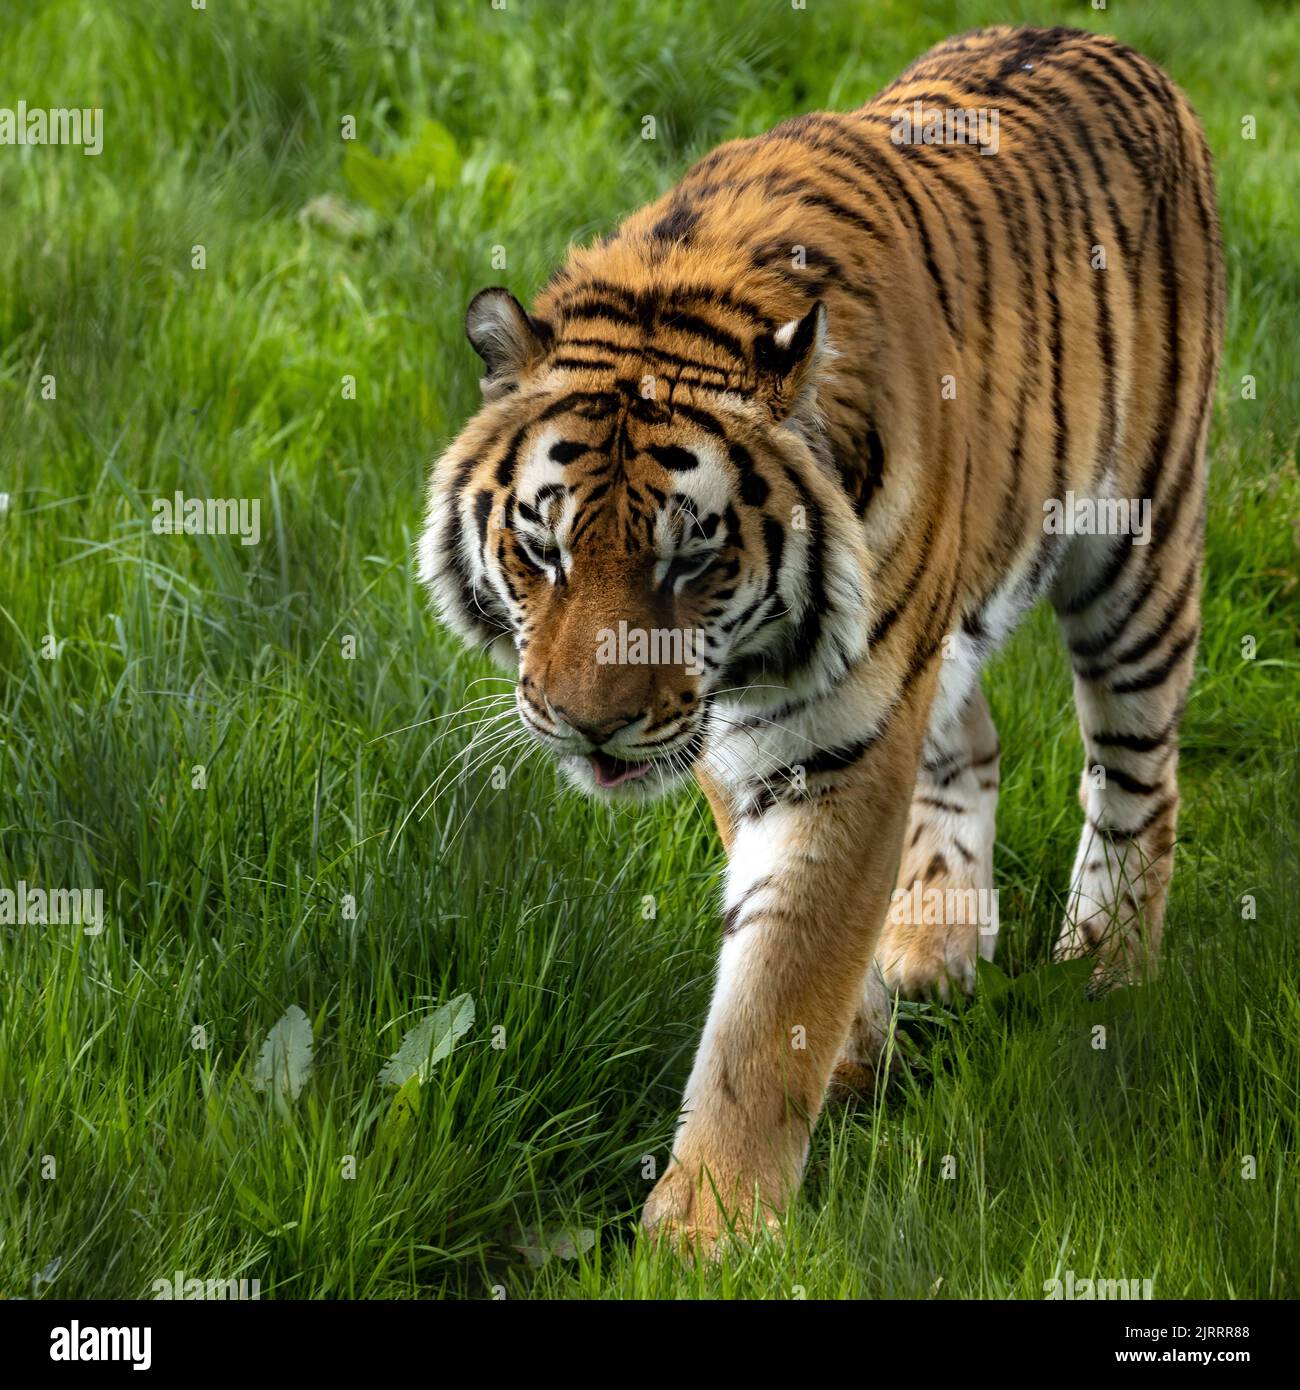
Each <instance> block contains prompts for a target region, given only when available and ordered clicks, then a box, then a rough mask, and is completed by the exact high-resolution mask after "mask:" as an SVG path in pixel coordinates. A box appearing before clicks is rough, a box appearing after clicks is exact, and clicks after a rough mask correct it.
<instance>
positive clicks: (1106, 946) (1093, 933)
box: [1056, 534, 1201, 984]
mask: <svg viewBox="0 0 1300 1390" xmlns="http://www.w3.org/2000/svg"><path fill="white" fill-rule="evenodd" d="M1152 559H1154V557H1152V558H1151V559H1148V560H1147V561H1146V568H1145V570H1142V569H1140V568H1139V566H1136V565H1135V566H1134V568H1135V569H1138V571H1139V573H1138V577H1137V578H1136V579H1135V580H1134V581H1133V584H1132V587H1131V589H1130V592H1129V594H1128V595H1127V597H1126V598H1124V599H1123V600H1122V601H1121V602H1117V601H1116V599H1115V598H1114V596H1113V595H1110V594H1103V595H1102V596H1100V597H1098V598H1097V599H1096V600H1095V601H1094V602H1093V603H1092V604H1090V605H1089V606H1088V607H1086V608H1083V609H1082V610H1078V609H1077V607H1076V611H1073V612H1072V611H1070V606H1069V605H1068V604H1062V603H1061V602H1060V601H1059V600H1058V603H1057V607H1058V611H1059V614H1060V618H1061V626H1062V629H1063V632H1064V635H1065V638H1066V642H1067V643H1068V645H1069V647H1070V652H1071V658H1072V661H1073V664H1074V697H1075V705H1076V708H1077V710H1078V715H1079V724H1080V727H1081V730H1082V733H1083V742H1084V754H1085V757H1084V769H1083V777H1082V781H1081V784H1080V789H1079V800H1080V802H1081V803H1082V805H1083V810H1084V817H1085V819H1084V827H1083V834H1082V837H1081V839H1080V842H1079V849H1078V853H1077V855H1076V857H1075V861H1074V871H1073V873H1072V875H1071V879H1070V889H1069V894H1068V897H1067V900H1066V910H1065V920H1064V922H1063V923H1062V926H1061V930H1060V935H1059V937H1058V939H1057V942H1056V956H1057V958H1058V959H1072V958H1075V957H1080V956H1093V957H1095V958H1096V961H1097V969H1096V971H1095V980H1096V983H1098V984H1103V983H1108V982H1131V981H1136V980H1139V979H1141V978H1142V977H1143V976H1145V975H1149V974H1150V973H1152V971H1153V970H1154V967H1155V962H1156V957H1157V953H1158V951H1159V947H1160V938H1161V932H1162V927H1163V923H1164V915H1165V899H1166V896H1167V893H1168V889H1169V880H1170V877H1171V876H1172V874H1173V853H1174V837H1175V826H1176V822H1177V816H1178V725H1179V721H1180V719H1181V717H1182V713H1183V706H1184V704H1185V703H1186V699H1187V687H1188V685H1189V683H1190V681H1191V678H1192V668H1193V664H1194V658H1195V654H1196V641H1197V636H1198V634H1199V631H1200V576H1201V545H1200V537H1199V535H1197V534H1193V536H1192V537H1191V545H1190V547H1189V548H1188V550H1187V551H1186V552H1185V553H1184V554H1183V556H1182V557H1181V563H1179V564H1174V563H1172V557H1171V560H1170V561H1167V562H1166V564H1162V565H1160V567H1159V569H1158V570H1157V569H1156V567H1155V565H1153V564H1152ZM1166 566H1167V567H1166Z"/></svg>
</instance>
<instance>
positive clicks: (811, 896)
mask: <svg viewBox="0 0 1300 1390" xmlns="http://www.w3.org/2000/svg"><path fill="white" fill-rule="evenodd" d="M918 724H919V721H918V719H917V718H916V716H915V712H912V713H910V714H897V715H896V716H895V719H894V721H893V722H892V723H891V724H890V725H889V726H888V728H887V730H886V731H885V732H884V733H882V734H880V735H879V736H877V737H876V738H875V739H873V740H867V741H865V742H864V745H863V746H861V749H860V751H859V750H858V749H853V748H850V749H844V750H838V749H837V750H835V753H836V754H837V755H838V757H839V758H842V759H843V760H844V761H843V765H838V762H837V759H831V760H830V761H832V762H837V765H836V766H834V767H832V768H830V769H827V770H825V771H823V770H820V763H821V760H820V759H819V760H814V759H811V758H810V760H809V763H808V766H807V775H806V778H801V779H799V780H800V781H801V782H802V783H803V785H802V789H801V790H798V791H795V790H793V789H791V787H790V783H789V782H785V783H783V782H782V780H781V775H780V774H779V773H778V774H777V775H776V776H775V777H768V778H766V779H765V785H764V786H763V787H762V788H761V789H760V791H759V794H758V795H757V796H756V797H755V798H754V800H753V802H752V803H746V802H745V800H744V799H743V797H742V798H740V799H737V800H735V801H733V802H732V803H731V811H730V812H728V811H726V810H723V809H722V808H721V805H720V803H721V801H722V798H721V797H720V796H719V795H718V792H717V788H716V787H710V788H709V790H710V800H711V802H712V804H713V805H714V809H715V813H719V819H720V822H722V823H721V825H720V828H721V829H722V832H723V839H724V841H727V842H729V845H730V849H729V858H728V867H727V883H726V894H725V914H724V918H723V940H722V949H721V953H720V956H719V960H718V971H717V979H716V983H715V987H714V993H713V1001H712V1004H711V1006H710V1009H709V1016H708V1021H707V1022H706V1024H705V1028H704V1034H703V1037H702V1039H701V1041H700V1046H699V1051H698V1053H697V1055H696V1058H695V1064H694V1067H693V1068H692V1071H691V1075H690V1080H689V1082H688V1083H687V1087H686V1096H685V1100H684V1102H683V1105H682V1117H681V1121H680V1125H679V1128H678V1132H677V1138H676V1141H675V1143H674V1151H673V1162H672V1164H671V1166H670V1167H669V1168H668V1170H667V1171H666V1172H665V1173H664V1175H663V1177H662V1178H661V1179H660V1180H659V1182H658V1184H657V1185H656V1187H655V1188H654V1190H653V1191H652V1192H651V1194H650V1198H649V1200H648V1201H647V1203H646V1208H645V1213H644V1218H643V1219H644V1223H645V1225H646V1226H647V1227H648V1228H650V1229H651V1230H655V1229H658V1230H659V1231H660V1232H661V1233H664V1232H667V1233H668V1234H669V1235H670V1236H671V1237H672V1238H674V1239H675V1240H677V1241H679V1242H681V1243H684V1244H686V1245H689V1246H692V1247H694V1246H700V1247H702V1248H705V1249H709V1248H712V1246H713V1245H714V1243H715V1242H716V1241H717V1240H718V1238H719V1237H720V1236H721V1235H723V1234H724V1232H725V1231H726V1230H727V1229H728V1228H732V1229H735V1230H736V1231H737V1232H741V1233H744V1232H748V1231H749V1230H751V1229H753V1228H755V1227H760V1228H761V1226H763V1225H764V1224H766V1225H767V1226H769V1227H775V1226H776V1225H777V1219H778V1213H779V1212H780V1211H781V1209H782V1208H783V1207H784V1206H785V1205H786V1203H787V1202H788V1201H789V1199H790V1198H791V1197H792V1196H793V1195H794V1192H795V1189H796V1188H797V1186H798V1183H799V1178H800V1175H801V1174H802V1171H803V1166H804V1160H805V1158H806V1156H807V1151H808V1141H809V1136H810V1134H811V1132H812V1127H813V1124H814V1122H815V1121H816V1119H817V1115H818V1112H819V1111H820V1109H821V1106H822V1100H823V1096H824V1093H825V1090H826V1085H827V1082H828V1080H829V1078H830V1074H831V1070H832V1068H833V1067H834V1065H835V1062H836V1059H837V1058H838V1057H839V1055H840V1053H841V1050H842V1049H843V1046H844V1042H845V1039H846V1036H847V1034H848V1030H849V1026H850V1024H851V1023H852V1021H853V1018H854V1015H855V1013H856V1011H857V1008H858V1005H859V1003H860V1001H861V998H862V988H863V981H864V979H865V976H866V972H867V968H868V965H869V964H870V962H871V958H872V952H873V950H874V948H875V944H876V939H877V937H878V935H879V932H880V925H881V923H882V921H883V919H884V915H885V911H886V909H887V907H888V903H889V896H890V891H891V889H892V888H893V886H894V875H895V873H896V870H897V866H898V859H899V853H900V846H901V842H902V837H903V831H904V826H905V824H906V820H907V813H908V804H909V797H910V792H911V785H912V781H913V778H914V776H915V770H916V763H917V760H918V758H919V749H920V741H921V739H920V732H919V727H918Z"/></svg>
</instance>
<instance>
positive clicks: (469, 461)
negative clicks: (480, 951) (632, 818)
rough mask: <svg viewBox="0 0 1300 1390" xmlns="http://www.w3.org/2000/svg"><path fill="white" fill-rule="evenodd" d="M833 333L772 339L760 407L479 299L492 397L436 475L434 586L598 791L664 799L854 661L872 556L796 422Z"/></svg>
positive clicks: (510, 306) (486, 383)
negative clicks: (714, 746) (719, 740)
mask: <svg viewBox="0 0 1300 1390" xmlns="http://www.w3.org/2000/svg"><path fill="white" fill-rule="evenodd" d="M824 323H825V314H824V310H823V309H822V308H821V306H820V305H815V306H814V307H813V309H812V310H810V311H809V313H808V314H807V315H806V316H804V317H803V318H801V319H798V320H795V321H793V322H791V323H789V324H787V325H786V327H785V328H784V329H782V330H780V331H778V332H777V333H775V334H773V335H771V337H770V339H769V340H768V341H767V342H765V343H760V344H758V345H757V346H756V348H755V357H756V361H757V363H758V373H757V380H758V382H759V384H760V386H761V387H762V388H763V389H761V390H759V389H756V390H755V391H753V392H745V391H741V390H734V389H726V390H723V389H720V388H718V387H715V386H703V385H701V384H700V382H699V381H683V380H681V379H680V378H675V377H672V376H653V377H650V376H645V375H643V374H641V373H642V372H643V371H644V365H643V363H644V359H638V358H637V357H636V354H635V351H634V350H633V349H632V348H631V347H629V349H628V356H627V358H626V359H625V360H622V361H619V362H613V361H611V360H610V359H609V357H608V356H607V355H603V354H602V355H601V356H596V355H594V354H591V353H586V354H584V353H581V352H571V351H568V350H566V345H565V341H564V336H563V334H562V333H557V332H556V331H554V330H553V329H551V328H550V327H549V326H548V325H546V324H545V323H543V322H541V321H539V320H537V319H535V318H532V317H531V316H530V315H528V314H527V313H526V312H525V310H524V309H523V308H522V306H520V305H519V304H518V303H517V302H516V301H515V300H514V299H513V297H512V296H510V295H509V294H508V293H507V292H506V291H504V290H488V291H484V292H483V293H482V294H480V295H479V296H477V297H476V298H475V300H474V301H473V302H472V303H471V305H470V309H469V312H468V315H467V331H468V334H469V337H470V341H471V342H472V343H473V345H474V346H475V348H476V349H477V350H478V352H479V353H480V355H481V356H482V357H483V359H484V361H485V363H486V364H487V375H486V377H485V378H484V380H483V383H482V385H483V391H484V397H485V403H484V406H483V408H482V409H481V410H480V411H479V413H478V414H477V415H476V416H475V417H474V418H473V419H472V420H471V421H470V422H469V424H468V425H467V426H466V427H465V429H464V430H463V431H462V433H461V434H460V436H459V437H458V438H457V439H456V440H455V441H454V442H453V443H452V445H451V446H450V448H449V449H448V450H447V451H446V453H445V454H444V455H443V456H442V458H441V459H440V460H439V461H438V463H437V465H436V466H435V469H434V473H433V478H432V484H431V488H430V496H429V505H428V510H427V514H426V526H425V531H424V533H423V536H422V538H421V541H420V546H419V572H420V577H421V579H422V580H423V581H424V582H425V583H426V584H427V585H428V586H429V587H430V589H431V591H432V594H433V596H434V600H435V603H436V605H437V607H438V609H439V612H440V614H441V616H442V618H443V619H444V621H445V622H447V623H448V625H449V626H451V627H452V628H453V629H454V630H455V631H457V632H458V633H460V635H461V636H463V637H465V638H466V639H467V640H469V641H470V642H473V643H476V644H481V645H486V646H488V648H489V649H490V650H491V652H492V654H493V655H494V656H495V657H496V658H497V659H498V660H499V661H501V662H502V664H503V665H505V666H507V667H508V668H509V669H511V670H513V671H516V672H517V675H518V683H517V686H516V689H515V700H516V707H517V712H518V715H519V718H520V720H521V721H522V723H523V724H524V726H525V728H526V729H527V730H528V731H529V733H530V734H531V735H532V736H533V737H534V738H536V739H537V740H538V741H539V742H540V743H542V744H543V745H545V746H546V747H547V748H548V749H550V750H551V751H552V752H553V753H554V754H555V756H556V758H557V759H558V762H559V765H560V767H561V769H562V771H563V772H564V773H565V775H566V776H567V777H568V778H569V780H570V781H572V782H573V783H574V784H576V785H577V786H578V787H580V788H582V789H583V790H585V791H587V792H589V793H592V794H595V795H600V796H606V797H617V798H621V799H639V800H647V799H650V798H652V797H654V796H656V795H659V794H661V793H662V792H664V791H665V790H667V789H668V788H669V787H671V786H672V785H673V784H674V783H675V782H677V781H678V780H679V779H681V778H682V777H684V776H686V775H688V774H689V773H690V771H691V768H692V766H693V764H694V763H695V761H696V759H697V757H698V756H699V754H700V752H701V749H702V748H703V746H704V743H705V740H706V738H707V737H708V736H709V733H710V730H711V728H717V727H725V726H726V725H727V724H728V723H734V722H735V716H734V712H735V711H741V710H745V709H750V710H756V709H759V708H761V707H767V706H775V705H779V704H781V703H782V702H783V701H785V700H789V699H791V698H794V697H797V696H798V695H799V694H801V693H803V694H806V693H811V691H812V690H813V689H814V688H815V687H816V686H817V685H818V684H821V683H823V682H825V681H827V680H829V679H833V678H834V674H835V671H836V669H838V668H839V667H842V666H844V665H847V664H848V663H849V662H850V661H851V660H853V659H854V658H855V656H856V654H857V653H858V652H859V651H860V642H859V641H857V640H855V637H854V635H853V631H849V630H848V629H850V628H851V629H853V630H854V631H856V630H858V629H860V628H861V626H862V612H863V608H862V602H861V592H860V576H861V574H862V570H863V566H862V564H861V555H860V547H861V541H860V539H857V540H856V542H855V540H854V537H856V528H854V527H853V525H852V520H853V518H852V513H851V510H850V509H849V507H848V504H847V502H846V501H845V500H844V498H843V494H842V492H840V490H839V489H838V488H837V487H836V486H835V482H834V479H833V477H832V476H831V474H830V471H829V470H828V469H827V467H826V466H825V465H824V463H822V462H819V460H818V459H817V458H816V457H815V455H814V452H813V449H812V448H811V447H810V443H809V438H808V434H807V433H806V432H805V429H804V427H803V424H802V422H801V420H800V419H799V418H798V417H799V416H800V411H799V406H800V403H801V400H802V396H803V393H805V392H806V391H807V389H808V380H807V378H808V374H809V373H810V371H811V369H812V367H813V365H814V363H815V361H816V357H817V355H818V352H819V351H820V349H821V343H822V339H823V336H824V332H825V327H824ZM764 373H766V375H767V378H768V379H767V381H766V382H764V381H763V375H764ZM774 398H775V399H778V400H779V401H780V402H782V403H783V405H781V406H780V407H778V411H777V412H774V410H773V406H772V402H773V399H774ZM846 529H847V531H848V532H850V533H852V534H851V535H850V537H849V538H848V539H847V541H846V539H845V536H844V534H843V533H844V532H845V531H846ZM855 599H856V602H855ZM850 612H853V614H854V616H855V617H856V623H854V622H846V621H844V620H845V619H847V618H848V616H849V614H850ZM729 711H731V712H733V713H729Z"/></svg>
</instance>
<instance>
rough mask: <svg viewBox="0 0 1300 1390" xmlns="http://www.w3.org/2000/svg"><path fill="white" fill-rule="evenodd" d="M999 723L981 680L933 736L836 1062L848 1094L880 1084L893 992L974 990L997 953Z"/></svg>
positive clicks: (840, 1085) (837, 1079)
mask: <svg viewBox="0 0 1300 1390" xmlns="http://www.w3.org/2000/svg"><path fill="white" fill-rule="evenodd" d="M999 756H1000V750H999V746H998V735H997V730H996V728H994V725H993V717H992V715H991V714H990V713H989V707H988V701H987V700H986V698H985V696H984V692H983V690H981V689H980V687H979V684H978V679H976V683H975V685H974V688H973V690H972V692H971V694H970V695H969V697H968V699H967V701H966V703H965V705H964V706H963V707H962V709H961V713H960V715H959V716H958V717H957V718H956V719H955V720H952V721H951V722H949V723H948V724H947V725H946V726H939V727H934V726H932V727H931V729H930V732H929V734H928V735H927V737H926V741H925V748H924V752H923V760H922V764H921V767H920V769H919V770H918V773H917V781H916V787H915V789H914V790H913V793H912V803H911V809H910V811H909V813H908V826H907V835H906V838H905V840H904V842H903V855H902V859H901V861H900V864H899V870H898V879H897V885H896V887H895V889H894V893H893V900H892V902H891V905H890V909H889V912H888V914H887V915H886V918H885V924H884V928H883V930H882V932H881V935H880V940H879V942H878V943H877V945H876V955H875V960H873V961H872V964H871V969H870V971H869V972H868V975H867V980H866V983H865V986H864V990H863V998H862V1003H861V1005H860V1006H859V1009H858V1014H857V1017H856V1019H855V1020H854V1023H853V1027H852V1029H851V1030H850V1032H849V1037H848V1041H847V1043H846V1044H845V1048H844V1053H843V1055H842V1056H841V1058H840V1061H839V1064H838V1066H837V1067H836V1069H835V1074H834V1078H833V1080H834V1083H835V1086H836V1088H837V1089H838V1090H839V1091H841V1092H857V1093H861V1092H863V1091H869V1090H870V1089H872V1086H873V1083H874V1080H875V1075H876V1068H877V1065H878V1062H879V1059H880V1055H881V1053H882V1051H883V1049H884V1046H885V1042H886V1038H887V1035H888V1030H889V1019H890V1011H891V1001H892V996H893V995H894V994H895V993H897V994H901V995H902V996H903V997H905V998H925V997H928V996H929V995H930V994H931V993H932V992H937V993H938V994H939V995H940V996H941V997H942V998H944V999H948V998H950V997H951V995H952V994H953V992H954V991H960V992H963V993H966V994H969V993H970V992H971V991H972V990H973V989H974V986H975V962H976V959H977V958H978V957H980V956H982V957H983V958H984V959H985V960H992V959H993V950H994V947H995V945H996V944H997V934H998V910H997V896H996V894H995V893H994V891H993V838H994V822H995V818H996V813H997V803H998V761H999Z"/></svg>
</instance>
